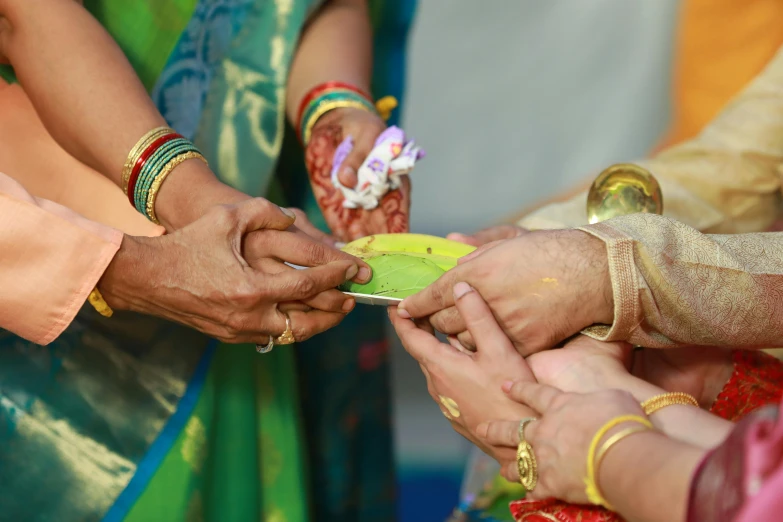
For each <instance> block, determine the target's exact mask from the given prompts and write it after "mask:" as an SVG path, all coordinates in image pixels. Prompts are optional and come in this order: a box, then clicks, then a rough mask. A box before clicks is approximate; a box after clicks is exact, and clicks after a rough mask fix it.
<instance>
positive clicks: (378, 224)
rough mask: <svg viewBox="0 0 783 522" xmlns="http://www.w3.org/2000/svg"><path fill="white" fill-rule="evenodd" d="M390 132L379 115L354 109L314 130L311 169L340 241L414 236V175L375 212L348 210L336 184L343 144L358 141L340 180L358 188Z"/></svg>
mask: <svg viewBox="0 0 783 522" xmlns="http://www.w3.org/2000/svg"><path fill="white" fill-rule="evenodd" d="M385 129H386V124H384V122H383V121H382V120H381V118H380V117H378V116H377V115H376V114H373V113H370V112H368V111H364V110H361V109H352V108H344V109H335V110H333V111H330V112H328V113H327V114H326V115H325V116H323V117H322V118H321V119H320V120H319V121H318V123H317V124H316V125H315V127H314V128H313V133H312V136H311V138H310V142H309V143H308V145H307V150H306V151H305V160H306V164H307V170H308V172H309V173H310V180H311V183H312V186H313V192H314V193H315V197H316V200H317V201H318V205H319V206H320V207H321V211H322V212H323V213H324V217H326V222H327V224H328V225H329V228H330V229H331V231H332V234H333V235H334V236H335V237H336V238H337V239H338V240H340V241H344V242H347V241H352V240H354V239H358V238H360V237H364V236H367V235H370V234H379V233H389V232H395V233H397V232H407V231H408V227H409V215H410V180H409V179H408V176H402V177H401V181H402V186H401V187H400V188H399V189H396V190H391V191H389V192H388V193H387V194H386V195H385V196H384V197H383V198H382V199H381V202H380V204H379V205H378V207H376V208H375V209H373V210H364V209H362V208H357V209H349V208H345V207H343V195H342V193H341V192H340V190H338V189H337V188H336V187H335V186H334V184H333V183H332V178H331V172H332V160H333V158H334V154H335V151H336V150H337V147H338V146H339V145H340V144H341V143H342V142H343V140H344V139H345V138H346V137H348V136H352V137H353V139H354V148H353V151H352V152H351V153H350V154H349V155H348V157H347V158H346V159H345V161H344V162H343V164H342V167H341V171H340V173H339V177H340V181H341V183H342V184H343V185H345V186H347V187H355V186H356V183H357V172H358V170H359V167H360V166H361V165H362V163H363V162H364V160H365V158H366V157H367V155H368V154H369V153H370V152H371V151H372V149H373V146H374V144H375V140H376V138H377V137H378V136H379V135H380V134H381V133H382V132H383V131H384V130H385Z"/></svg>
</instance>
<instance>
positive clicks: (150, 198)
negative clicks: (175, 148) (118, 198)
mask: <svg viewBox="0 0 783 522" xmlns="http://www.w3.org/2000/svg"><path fill="white" fill-rule="evenodd" d="M190 159H200V160H201V161H203V162H204V163H205V164H207V165H208V163H207V159H206V158H205V157H204V156H202V155H201V153H199V152H193V151H191V152H186V153H185V154H180V155H179V156H177V157H175V158H174V159H172V160H171V161H169V162H168V163H167V164H166V166H165V167H163V169H162V170H161V171H160V174H158V176H157V177H156V178H155V180H154V181H153V182H152V185H151V186H150V190H149V192H148V193H147V207H146V210H147V217H149V219H150V221H152V222H153V223H155V224H156V225H160V221H158V217H157V216H156V215H155V200H156V199H157V198H158V191H159V190H160V187H161V185H162V184H163V182H164V181H165V180H166V178H167V177H168V175H169V174H171V172H172V171H173V170H174V169H176V168H177V167H178V166H180V165H181V164H182V163H184V162H186V161H187V160H190Z"/></svg>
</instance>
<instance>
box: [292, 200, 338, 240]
mask: <svg viewBox="0 0 783 522" xmlns="http://www.w3.org/2000/svg"><path fill="white" fill-rule="evenodd" d="M288 210H290V211H291V212H293V213H294V215H295V216H296V224H295V225H294V226H295V227H296V228H297V229H298V230H300V231H302V232H303V233H305V234H307V235H308V236H310V238H311V239H314V240H316V241H318V242H320V243H323V244H324V245H327V246H329V247H332V248H336V245H337V240H336V239H335V238H334V237H332V236H330V235H329V234H326V233H324V232H322V231H321V230H320V229H319V228H318V227H316V226H315V225H313V223H312V222H311V221H310V218H308V217H307V214H305V213H304V211H302V210H300V209H298V208H293V207H290V208H289V209H288Z"/></svg>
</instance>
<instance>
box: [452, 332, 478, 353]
mask: <svg viewBox="0 0 783 522" xmlns="http://www.w3.org/2000/svg"><path fill="white" fill-rule="evenodd" d="M446 340H447V341H448V342H449V344H450V345H451V346H453V347H454V348H456V349H457V351H459V352H461V353H464V354H465V355H470V356H471V357H472V356H473V355H474V354H475V350H471V349H469V348H467V347H465V346H463V345H462V343H461V342H459V339H457V337H456V336H454V335H449V336H446Z"/></svg>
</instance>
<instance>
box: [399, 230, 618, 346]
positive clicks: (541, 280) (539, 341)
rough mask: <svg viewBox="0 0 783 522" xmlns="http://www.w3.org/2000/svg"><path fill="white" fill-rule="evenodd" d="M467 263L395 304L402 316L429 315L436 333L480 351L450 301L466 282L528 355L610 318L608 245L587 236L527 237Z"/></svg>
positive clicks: (553, 233)
mask: <svg viewBox="0 0 783 522" xmlns="http://www.w3.org/2000/svg"><path fill="white" fill-rule="evenodd" d="M474 254H475V253H474ZM466 259H467V260H466V261H463V262H461V263H459V265H458V266H457V267H456V268H453V269H451V270H449V271H448V272H446V273H445V274H444V275H443V276H442V277H441V278H440V279H439V280H438V281H436V282H435V283H434V284H432V285H430V286H428V287H427V288H425V289H424V290H422V291H421V292H419V293H418V294H416V295H414V296H411V297H409V298H407V299H405V300H403V302H402V303H401V304H400V306H399V307H398V312H399V313H400V314H402V317H406V318H407V317H413V318H416V319H420V318H425V317H429V320H430V323H431V324H432V325H433V326H434V327H435V329H437V330H439V331H441V332H443V333H445V334H449V335H456V336H457V338H458V339H459V342H460V343H462V345H464V346H466V347H468V348H473V347H475V346H476V343H475V341H474V339H473V338H472V336H471V335H470V332H469V331H467V330H466V328H465V323H464V321H463V320H462V318H461V317H460V314H459V313H458V312H457V310H456V309H455V308H454V299H453V297H452V291H451V289H452V288H453V287H454V285H455V284H456V283H457V282H458V281H464V282H466V283H469V284H470V285H472V286H473V287H474V288H475V289H476V290H478V292H479V293H480V294H481V296H482V297H483V298H484V299H485V300H486V301H487V304H489V306H490V308H491V309H492V312H493V314H494V315H495V317H496V318H497V320H498V322H499V323H500V325H501V326H502V327H503V330H504V331H505V332H506V334H507V335H508V337H509V338H510V339H511V340H512V341H513V343H514V345H515V346H516V348H517V351H518V352H519V353H520V354H522V355H523V356H528V355H530V354H533V353H536V352H539V351H542V350H546V349H548V348H551V347H552V346H555V345H557V344H558V343H560V342H562V341H564V340H565V339H567V338H568V337H570V336H572V335H574V334H576V333H578V332H580V331H581V330H583V329H584V328H586V327H588V326H591V325H593V324H596V323H603V324H611V323H612V321H613V317H614V299H613V296H612V285H611V280H610V278H609V269H608V259H607V254H606V248H605V246H604V244H603V242H602V241H601V240H599V239H597V238H594V237H593V236H590V235H589V234H587V233H585V232H581V231H578V230H552V231H540V232H529V233H527V234H524V235H522V236H520V237H517V238H515V239H508V240H505V241H502V242H500V243H498V244H496V245H495V246H493V247H492V248H490V249H488V250H485V251H483V252H480V253H478V254H476V255H473V254H472V255H470V256H466Z"/></svg>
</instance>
